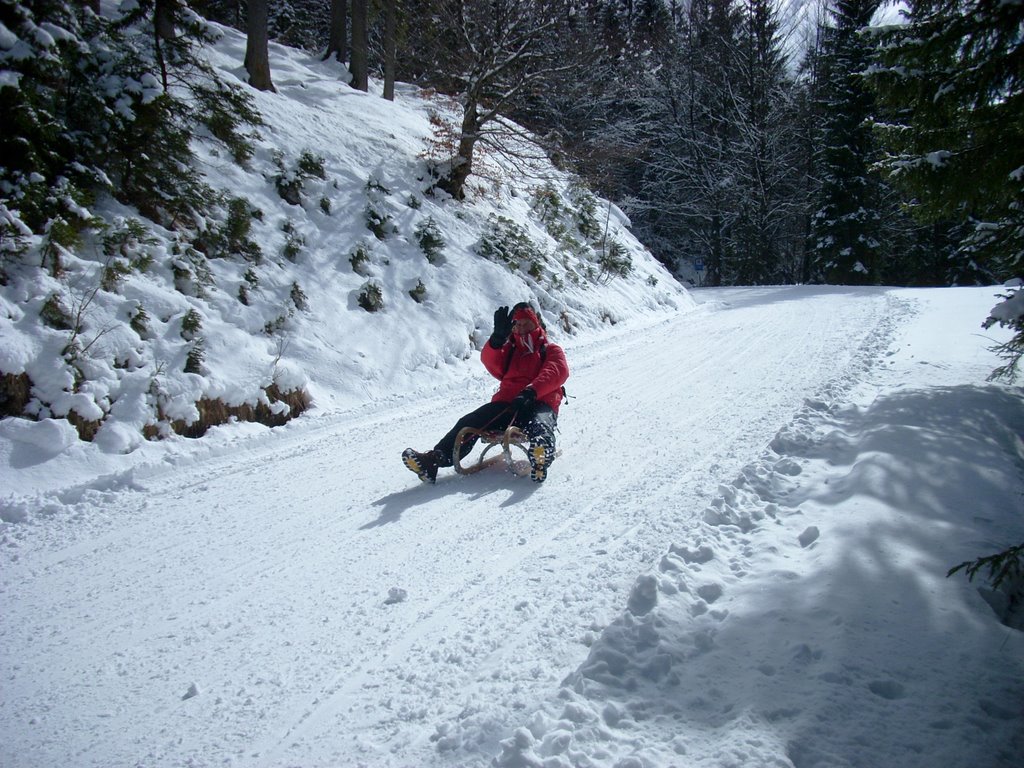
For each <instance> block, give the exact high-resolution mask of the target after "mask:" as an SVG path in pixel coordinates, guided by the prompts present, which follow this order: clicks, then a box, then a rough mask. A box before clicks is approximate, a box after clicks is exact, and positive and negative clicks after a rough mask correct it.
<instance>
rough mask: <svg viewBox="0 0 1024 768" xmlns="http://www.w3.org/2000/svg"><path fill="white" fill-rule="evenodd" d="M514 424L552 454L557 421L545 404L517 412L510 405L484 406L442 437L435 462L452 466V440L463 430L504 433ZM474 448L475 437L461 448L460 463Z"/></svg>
mask: <svg viewBox="0 0 1024 768" xmlns="http://www.w3.org/2000/svg"><path fill="white" fill-rule="evenodd" d="M513 424H516V425H517V426H518V427H519V428H520V429H521V430H523V432H524V434H525V435H526V436H527V437H528V438H529V439H530V440H536V439H541V440H543V441H546V442H548V443H549V444H550V445H551V452H552V453H554V451H555V427H556V426H557V425H558V417H557V415H556V414H555V411H554V409H552V407H551V406H550V405H548V404H547V403H533V404H532V405H529V406H527V407H526V408H523V409H522V410H520V411H518V412H517V411H516V408H515V406H514V405H512V403H494V402H491V403H484V404H483V405H481V406H480V407H479V408H477V409H476V410H475V411H470V412H469V413H467V414H466V415H465V416H463V417H462V418H461V419H459V420H458V421H457V422H455V426H454V427H452V428H451V429H450V430H449V432H448V434H446V435H445V436H444V437H442V438H441V439H440V440H439V441H438V443H437V445H435V446H434V450H435V451H438V452H439V453H440V455H441V460H440V461H439V462H438V463H439V465H440V466H442V467H450V466H452V465H453V464H454V461H453V459H452V456H453V454H454V452H455V438H456V437H457V436H458V434H459V432H460V431H461V430H462V429H463V428H464V427H473V428H474V429H479V430H494V431H496V432H504V431H505V430H506V429H508V428H509V427H510V426H512V425H513ZM475 444H476V437H473V438H472V439H470V440H466V441H465V442H464V443H463V444H462V450H461V451H460V454H461V455H460V456H459V459H460V460H461V459H464V458H465V457H466V456H467V455H468V454H469V452H470V451H471V450H473V446H474V445H475Z"/></svg>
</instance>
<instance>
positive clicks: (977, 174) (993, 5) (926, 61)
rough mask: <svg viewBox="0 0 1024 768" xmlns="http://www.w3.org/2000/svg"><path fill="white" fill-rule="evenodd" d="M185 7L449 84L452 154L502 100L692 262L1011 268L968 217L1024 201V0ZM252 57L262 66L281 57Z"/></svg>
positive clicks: (665, 255)
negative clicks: (454, 127)
mask: <svg viewBox="0 0 1024 768" xmlns="http://www.w3.org/2000/svg"><path fill="white" fill-rule="evenodd" d="M193 5H194V7H195V8H196V9H197V10H198V11H199V12H201V13H203V14H204V15H205V16H207V17H208V18H212V19H215V20H217V21H219V22H221V23H225V24H229V25H235V26H236V27H238V28H239V29H243V30H245V29H248V31H249V34H250V37H251V38H253V37H255V38H256V39H257V40H258V39H259V37H260V35H263V34H266V35H268V36H269V39H271V40H276V41H279V42H282V43H285V44H287V45H291V46H295V47H299V48H304V49H307V50H309V51H311V52H321V53H324V55H325V56H334V57H337V58H338V59H339V60H340V61H343V62H347V63H349V66H350V69H351V71H352V74H353V85H354V86H355V87H357V88H361V89H363V90H366V78H367V73H368V72H371V71H372V72H373V74H374V75H376V76H377V77H380V78H382V79H384V80H385V81H386V82H390V83H393V82H394V80H395V79H397V80H399V81H401V82H409V83H416V84H418V85H420V86H422V87H424V88H431V89H436V90H438V91H440V92H443V93H449V94H452V95H453V96H456V97H458V98H459V100H460V103H461V104H462V106H463V108H464V110H465V118H464V123H463V130H462V132H461V134H459V135H456V136H452V135H448V136H445V135H443V133H444V132H443V130H439V136H438V141H439V144H441V145H444V146H446V148H447V149H448V150H449V151H450V153H451V155H452V156H454V157H456V158H459V157H461V158H462V159H463V160H464V161H465V162H464V163H463V165H462V168H463V171H464V172H465V174H468V173H469V171H470V168H471V167H472V163H471V161H472V155H471V153H472V152H473V149H474V146H473V145H474V144H477V145H478V147H479V146H480V145H483V147H481V148H482V149H483V151H487V148H488V147H489V148H490V150H492V151H500V147H501V142H500V140H497V139H496V136H497V135H500V134H501V133H502V131H508V130H512V128H511V124H510V123H503V118H509V119H511V120H514V121H515V123H516V124H518V125H520V126H526V127H527V128H528V129H529V130H530V131H531V132H532V136H533V138H534V139H535V140H537V141H538V142H539V144H540V145H541V146H542V147H543V148H544V150H545V151H546V152H547V153H548V154H549V155H551V156H552V157H554V158H556V160H559V161H560V162H562V163H563V164H565V165H567V166H569V167H571V168H572V169H573V170H574V171H576V172H578V173H580V174H581V176H582V177H583V178H585V179H586V180H587V181H588V182H589V183H590V184H591V185H592V186H593V187H594V188H595V190H596V191H598V192H599V193H600V194H601V195H604V196H607V197H609V198H610V199H613V200H616V201H617V202H619V203H620V205H621V207H622V208H623V209H624V210H625V211H626V212H627V213H628V214H629V216H630V218H631V221H632V222H633V225H634V232H635V234H636V235H637V236H638V238H639V239H640V240H641V241H642V242H644V243H645V244H646V245H648V247H650V248H651V249H652V251H653V252H654V254H655V255H656V256H657V257H658V258H659V259H660V260H661V261H663V262H664V263H666V264H667V265H669V266H670V267H671V268H674V269H675V271H676V272H677V273H678V274H683V275H686V276H688V277H690V278H691V279H698V280H700V281H701V282H702V284H706V285H712V286H715V285H737V284H777V283H793V282H829V283H837V284H907V285H955V284H970V283H976V282H981V283H984V282H992V281H1000V282H1001V281H1003V280H1005V279H1006V278H1007V277H1011V276H1019V275H1016V273H1017V272H1019V264H1020V260H1019V255H1018V256H1017V257H1013V256H1010V254H1011V253H1013V252H1014V249H1016V253H1018V254H1019V245H1020V239H1019V238H1020V233H1019V231H1018V233H1017V235H1016V236H1015V237H1014V238H1012V239H1013V240H1015V241H1016V244H1015V245H1010V247H1009V248H1006V247H1005V246H1006V245H1007V244H1006V243H1005V242H1000V243H998V244H997V243H996V242H995V241H998V240H1001V239H1002V238H1001V237H1000V236H999V235H995V234H993V233H992V232H991V231H988V232H986V233H985V234H984V236H983V237H979V233H978V231H977V230H978V225H979V224H983V225H984V227H991V226H993V222H996V226H999V224H998V222H999V221H1000V220H1002V224H1003V225H1009V226H1008V227H1007V226H1003V227H1002V228H1003V229H1007V228H1010V229H1012V228H1013V227H1014V226H1017V227H1018V228H1019V219H1018V222H1017V224H1016V225H1013V224H1010V223H1009V222H1008V221H1006V220H1005V219H1006V214H1007V211H1008V209H1012V210H1014V211H1016V213H1015V215H1014V216H1011V218H1014V217H1019V215H1020V206H1019V203H1020V181H1021V177H1020V171H1019V169H1020V167H1021V162H1020V161H1021V157H1020V152H1021V151H1020V149H1017V148H1015V147H1019V146H1021V144H1022V143H1024V140H1022V138H1024V137H1022V136H1021V132H1022V129H1021V125H1022V124H1024V119H1022V118H1024V115H1022V111H1021V103H1020V102H1021V99H1020V79H1021V54H1020V46H1021V18H1022V11H1021V4H1020V3H1019V2H986V1H985V0H982V1H981V2H960V1H959V0H955V1H951V0H925V1H922V2H910V3H899V4H898V7H897V4H895V3H891V2H882V1H881V0H832V1H831V2H806V1H805V2H799V1H798V0H797V1H791V2H785V1H784V0H689V1H688V2H687V1H679V0H582V1H578V0H528V1H524V0H497V1H496V2H477V1H472V2H456V1H454V0H379V1H378V2H370V1H369V0H351V4H350V0H284V1H282V2H270V3H267V2H265V0H254V2H251V3H249V4H246V3H242V2H239V0H210V1H209V2H203V1H198V2H196V3H193ZM261 6H262V7H261ZM250 7H251V8H252V9H253V11H254V13H249V8H250ZM880 21H885V22H890V23H885V24H879V22H880ZM872 24H875V26H871V25H872ZM922 41H928V42H927V44H926V45H925V44H922ZM264 48H265V46H264ZM256 49H259V46H258V45H257V47H256ZM251 50H253V49H252V48H251ZM247 66H249V71H250V73H252V75H253V78H252V81H251V82H253V84H255V85H257V87H264V88H268V87H269V88H272V87H273V86H272V79H271V77H270V69H269V67H270V66H272V63H268V66H266V67H263V68H260V67H258V66H257V65H255V64H253V63H252V62H251V61H250V62H248V63H247ZM385 93H387V90H386V88H385ZM940 97H941V98H940ZM983 104H986V105H987V106H985V107H984V109H983V111H984V114H983V115H982V114H975V115H974V118H975V119H973V120H972V119H971V117H970V116H971V113H972V112H973V111H974V108H975V107H979V108H980V107H982V105H983ZM979 122H982V123H984V124H985V125H986V128H985V129H984V130H976V127H975V126H976V124H977V123H979ZM467 139H468V141H467ZM467 145H468V146H467ZM478 151H479V149H478ZM997 158H1002V159H1001V160H997ZM993 165H995V167H994V168H993V169H992V178H991V179H990V180H986V179H984V178H983V176H984V175H985V174H984V172H983V171H981V169H982V168H988V167H991V166H993ZM1014 172H1015V173H1016V174H1017V175H1016V176H1015V177H1013V179H1015V180H1016V184H1015V186H1016V187H1017V188H1016V190H1014V189H1012V188H1010V187H1011V186H1014V185H1012V184H1008V183H1009V182H1011V181H1012V179H1011V177H1010V176H1009V174H1011V173H1014ZM464 180H465V175H463V176H461V178H458V179H456V180H455V182H454V183H452V182H449V184H448V186H449V188H450V191H452V192H454V193H455V194H456V196H458V195H459V193H460V191H461V189H460V188H461V184H462V183H463V182H464ZM995 188H999V189H1000V191H998V192H997V191H995ZM939 189H945V191H944V192H939V193H937V194H932V193H930V192H929V190H939ZM1007 195H1009V197H1007ZM984 227H983V228H984ZM1003 234H1005V232H1004V233H1003ZM982 240H984V241H985V242H984V243H982V242H981V241H982ZM993 246H995V247H993ZM1007 257H1009V258H1007ZM695 266H696V267H697V268H696V269H694V267H695Z"/></svg>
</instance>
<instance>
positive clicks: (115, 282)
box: [100, 259, 132, 293]
mask: <svg viewBox="0 0 1024 768" xmlns="http://www.w3.org/2000/svg"><path fill="white" fill-rule="evenodd" d="M131 272H132V267H131V265H130V264H129V263H128V262H127V261H125V260H124V259H111V260H110V261H108V262H107V264H106V266H104V267H103V274H102V276H101V277H100V286H101V287H102V288H103V290H104V291H107V292H108V293H116V292H117V291H118V289H120V287H121V283H123V282H124V279H125V278H126V277H128V275H130V274H131Z"/></svg>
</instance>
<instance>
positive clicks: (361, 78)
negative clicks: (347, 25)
mask: <svg viewBox="0 0 1024 768" xmlns="http://www.w3.org/2000/svg"><path fill="white" fill-rule="evenodd" d="M366 15H367V0H352V61H351V63H350V64H349V71H351V72H352V87H353V88H355V89H356V90H360V91H368V90H370V73H369V71H368V64H367V58H368V57H367V39H366Z"/></svg>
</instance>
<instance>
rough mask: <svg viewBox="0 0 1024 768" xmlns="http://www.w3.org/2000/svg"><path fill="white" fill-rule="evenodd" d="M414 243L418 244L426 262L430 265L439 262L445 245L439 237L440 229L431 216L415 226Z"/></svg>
mask: <svg viewBox="0 0 1024 768" xmlns="http://www.w3.org/2000/svg"><path fill="white" fill-rule="evenodd" d="M416 242H417V243H419V245H420V250H421V251H423V255H424V256H426V257H427V261H429V262H430V263H431V264H436V263H437V262H438V261H440V259H441V258H442V254H443V252H444V247H445V245H446V243H445V241H444V238H443V237H442V236H441V228H440V227H438V226H437V222H436V221H434V217H433V216H428V217H427V218H426V219H424V220H423V221H421V222H420V223H419V224H417V225H416Z"/></svg>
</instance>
